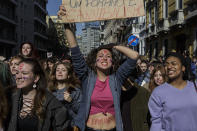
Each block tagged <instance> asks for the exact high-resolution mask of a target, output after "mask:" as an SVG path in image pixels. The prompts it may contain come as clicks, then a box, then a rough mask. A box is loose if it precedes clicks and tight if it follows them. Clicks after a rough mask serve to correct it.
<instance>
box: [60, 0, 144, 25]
mask: <svg viewBox="0 0 197 131" xmlns="http://www.w3.org/2000/svg"><path fill="white" fill-rule="evenodd" d="M62 4H63V5H64V6H65V8H66V13H67V15H66V16H65V17H63V18H62V20H63V22H66V23H70V22H86V21H97V20H107V19H117V18H128V17H137V16H143V15H144V4H143V0H63V1H62Z"/></svg>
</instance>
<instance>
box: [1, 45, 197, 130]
mask: <svg viewBox="0 0 197 131" xmlns="http://www.w3.org/2000/svg"><path fill="white" fill-rule="evenodd" d="M110 46H111V45H109V46H106V47H100V49H95V50H94V51H92V52H91V53H90V55H89V57H88V58H87V59H86V63H87V65H88V68H90V69H92V70H95V64H94V62H96V61H94V60H93V58H94V57H96V56H95V55H97V53H98V52H99V51H100V50H103V49H107V50H110V51H111V52H113V51H112V50H111V48H113V47H114V46H115V45H113V46H111V47H110ZM33 50H34V47H33V44H31V43H29V42H25V43H22V44H21V47H20V49H19V54H18V55H17V56H13V57H11V58H10V59H9V60H7V61H3V60H1V61H0V97H1V98H0V99H1V101H0V116H1V117H0V127H1V129H2V130H3V128H4V130H8V131H13V130H18V131H20V130H21V131H23V130H30V129H31V130H32V131H35V130H37V128H39V129H41V130H64V129H67V130H73V127H74V126H79V127H80V125H77V124H76V123H77V122H76V121H82V120H81V119H76V118H77V117H79V114H80V113H82V111H81V112H80V110H79V109H80V104H81V105H82V104H83V103H84V102H87V101H84V100H83V97H82V96H83V95H84V91H86V92H88V91H87V90H83V88H82V86H83V82H82V81H83V79H84V78H80V77H82V76H80V77H78V76H77V74H78V73H81V72H83V71H86V70H87V69H86V68H83V67H81V66H85V65H83V62H85V61H83V60H82V59H84V57H82V58H81V59H80V60H78V62H79V61H80V62H79V63H80V65H75V61H77V60H75V59H76V56H75V58H72V59H71V56H69V55H66V56H64V57H62V58H60V59H57V58H56V57H51V58H47V59H41V60H40V59H38V57H36V56H35V55H34V53H33ZM73 52H75V51H73ZM95 52H96V54H95ZM94 54H95V55H94ZM79 57H81V56H80V55H79V56H78V58H79ZM113 57H114V58H115V59H116V63H115V61H114V62H113V63H114V64H115V66H114V67H113V68H114V71H115V70H117V69H118V68H119V67H120V65H121V64H122V63H124V62H125V60H120V58H122V57H120V56H117V54H116V55H114V56H113ZM73 59H74V60H73ZM118 59H119V60H118ZM168 61H169V62H168ZM73 64H74V65H73ZM73 66H75V68H79V67H81V68H82V70H81V69H75V70H74V68H73ZM76 66H77V67H76ZM131 66H132V68H131V73H129V75H128V76H127V78H126V80H124V83H123V84H121V85H122V87H121V97H120V103H121V105H120V109H121V117H122V123H123V130H124V131H149V130H151V131H158V130H160V129H166V131H167V130H169V131H171V130H172V131H174V130H175V129H176V128H177V127H176V126H178V124H183V123H178V122H177V121H176V119H178V118H179V117H180V118H179V119H181V118H182V117H183V114H181V113H184V112H183V111H185V110H189V111H190V113H187V114H186V115H188V116H190V117H192V116H195V115H197V114H196V111H195V112H192V110H194V109H191V110H190V109H185V107H184V105H183V104H181V103H183V101H184V102H185V103H184V104H185V105H188V103H190V105H189V107H190V106H191V108H194V107H195V106H197V102H195V101H194V99H195V97H196V96H195V95H196V94H193V93H196V91H197V87H196V84H195V82H194V81H195V79H196V78H197V73H196V71H197V69H196V66H197V59H196V57H192V58H190V57H189V54H188V51H185V52H184V54H183V55H182V54H179V53H175V52H171V53H169V55H168V56H166V58H165V59H164V60H163V59H151V60H148V59H147V58H146V57H145V56H139V57H138V59H136V65H133V64H132V65H131ZM182 66H183V67H184V69H182V68H183V67H182ZM173 67H174V68H173ZM80 70H81V72H80ZM75 71H76V72H75ZM95 71H96V72H98V71H97V70H95ZM112 72H113V71H112ZM84 73H85V72H84ZM173 73H174V74H173ZM119 74H121V73H120V72H119ZM86 76H88V74H86ZM92 77H93V76H92ZM187 80H189V81H191V82H189V81H187ZM192 82H193V84H192ZM180 83H182V84H181V85H180ZM183 85H184V86H183ZM173 86H174V87H175V88H177V89H173V88H174V87H173ZM176 86H178V87H176ZM181 86H183V87H181ZM187 86H188V87H189V88H191V87H195V88H194V89H193V91H187V90H186V88H188V87H187ZM172 87H173V88H172ZM189 88H188V89H189ZM34 89H35V90H36V91H34ZM191 89H192V88H191ZM180 91H182V94H179V93H180ZM183 92H185V93H183ZM97 93H98V92H97ZM186 93H187V95H186ZM188 93H189V94H188ZM85 95H87V94H86V93H85ZM168 95H169V96H168ZM185 95H186V96H187V97H186V98H185ZM166 96H168V97H166ZM180 97H181V98H180ZM176 99H184V100H181V103H179V102H178V101H177V100H176ZM185 99H188V100H187V101H186V100H185ZM162 102H163V103H162ZM168 102H169V103H170V104H169V103H168ZM166 103H168V104H169V105H167V106H164V105H163V104H166ZM175 103H176V104H175ZM177 103H178V104H177ZM91 104H92V103H91ZM172 105H173V106H172ZM180 105H181V106H180ZM83 106H84V105H83ZM168 106H169V107H168ZM171 106H172V107H171ZM179 106H180V107H179ZM189 107H187V108H189ZM168 108H169V109H168ZM177 108H183V110H180V111H177V110H176V109H177ZM78 110H79V112H78ZM163 110H164V111H163ZM90 111H91V109H90ZM162 111H163V112H164V113H162ZM83 112H85V110H83ZM46 114H47V116H46ZM164 114H165V116H163V115H164ZM187 118H188V117H184V119H186V121H187ZM196 118H197V117H196ZM88 119H90V118H88ZM169 119H170V123H169ZM189 119H190V118H189ZM189 119H188V122H189ZM30 120H32V121H34V122H33V124H30V123H29V122H30ZM40 120H42V125H40V123H39V122H40ZM194 120H195V122H196V121H197V119H194ZM43 121H44V122H43ZM87 121H88V122H89V125H90V126H91V124H92V123H91V122H90V120H87ZM116 121H117V120H116ZM188 124H189V123H188ZM85 126H86V125H85ZM82 128H84V127H82ZM86 128H87V127H86ZM168 128H169V129H168ZM182 128H183V130H184V131H186V130H189V129H190V127H187V126H183V127H182ZM91 129H92V128H91ZM116 129H117V125H116V126H115V130H116ZM193 129H196V127H191V131H193ZM82 130H85V128H84V129H82ZM189 131H190V130H189Z"/></svg>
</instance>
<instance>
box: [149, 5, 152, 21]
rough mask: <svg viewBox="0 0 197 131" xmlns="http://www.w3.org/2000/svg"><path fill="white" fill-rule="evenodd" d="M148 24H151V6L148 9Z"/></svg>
mask: <svg viewBox="0 0 197 131" xmlns="http://www.w3.org/2000/svg"><path fill="white" fill-rule="evenodd" d="M149 24H152V13H151V8H150V9H149Z"/></svg>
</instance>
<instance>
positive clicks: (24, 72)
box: [16, 62, 39, 88]
mask: <svg viewBox="0 0 197 131" xmlns="http://www.w3.org/2000/svg"><path fill="white" fill-rule="evenodd" d="M38 80H39V77H38V76H35V75H34V73H33V72H32V66H31V65H30V64H27V63H23V62H22V63H20V64H19V67H18V69H17V72H16V85H17V88H27V87H33V84H34V83H37V81H38Z"/></svg>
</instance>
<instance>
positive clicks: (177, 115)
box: [148, 81, 197, 131]
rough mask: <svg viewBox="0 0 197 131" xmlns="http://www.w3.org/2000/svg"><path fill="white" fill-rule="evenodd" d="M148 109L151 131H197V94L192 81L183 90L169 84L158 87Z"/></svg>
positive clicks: (152, 95) (153, 93)
mask: <svg viewBox="0 0 197 131" xmlns="http://www.w3.org/2000/svg"><path fill="white" fill-rule="evenodd" d="M148 107H149V110H150V113H151V116H152V118H151V121H152V125H151V129H150V131H197V92H196V90H195V87H194V84H193V83H192V82H190V81H187V85H186V87H184V88H183V89H181V90H180V89H178V88H175V87H173V86H172V85H170V84H168V83H164V84H162V85H161V86H158V87H157V88H155V89H154V91H153V92H152V94H151V97H150V99H149V102H148Z"/></svg>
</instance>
